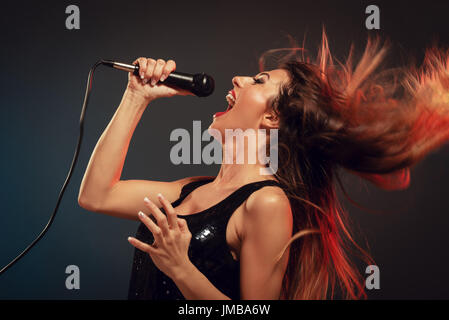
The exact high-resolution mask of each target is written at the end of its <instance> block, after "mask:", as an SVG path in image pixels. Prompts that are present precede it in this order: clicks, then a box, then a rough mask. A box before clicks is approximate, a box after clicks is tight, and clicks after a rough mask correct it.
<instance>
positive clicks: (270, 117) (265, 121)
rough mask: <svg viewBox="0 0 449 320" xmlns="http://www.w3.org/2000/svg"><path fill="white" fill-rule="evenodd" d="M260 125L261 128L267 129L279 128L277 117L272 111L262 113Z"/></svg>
mask: <svg viewBox="0 0 449 320" xmlns="http://www.w3.org/2000/svg"><path fill="white" fill-rule="evenodd" d="M261 126H262V128H267V129H275V128H279V118H278V117H277V116H276V114H275V113H274V112H273V111H269V112H265V113H264V114H263V118H262V123H261Z"/></svg>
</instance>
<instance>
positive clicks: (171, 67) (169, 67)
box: [159, 60, 176, 82]
mask: <svg viewBox="0 0 449 320" xmlns="http://www.w3.org/2000/svg"><path fill="white" fill-rule="evenodd" d="M175 70H176V62H174V61H173V60H168V61H167V63H166V64H165V66H164V69H163V70H162V76H161V78H160V80H159V81H161V82H163V81H164V80H165V79H167V77H168V75H169V74H170V73H172V72H173V71H175Z"/></svg>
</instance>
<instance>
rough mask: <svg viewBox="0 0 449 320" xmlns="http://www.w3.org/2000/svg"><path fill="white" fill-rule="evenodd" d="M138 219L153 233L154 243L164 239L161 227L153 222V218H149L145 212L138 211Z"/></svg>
mask: <svg viewBox="0 0 449 320" xmlns="http://www.w3.org/2000/svg"><path fill="white" fill-rule="evenodd" d="M138 215H139V219H140V221H142V223H143V224H144V225H145V226H146V227H147V228H148V230H150V232H151V233H152V234H153V237H154V239H155V240H156V243H162V241H164V239H163V236H162V231H161V228H159V227H158V225H157V224H155V223H154V222H153V220H151V219H150V217H148V216H147V215H146V214H145V213H143V212H142V211H139V214H138Z"/></svg>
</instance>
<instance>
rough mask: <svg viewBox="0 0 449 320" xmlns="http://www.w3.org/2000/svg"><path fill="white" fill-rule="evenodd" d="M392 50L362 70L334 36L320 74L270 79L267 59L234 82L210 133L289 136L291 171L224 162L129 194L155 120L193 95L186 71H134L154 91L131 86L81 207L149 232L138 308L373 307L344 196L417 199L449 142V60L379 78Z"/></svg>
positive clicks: (286, 158) (302, 68)
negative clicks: (176, 80)
mask: <svg viewBox="0 0 449 320" xmlns="http://www.w3.org/2000/svg"><path fill="white" fill-rule="evenodd" d="M387 49H388V46H387V45H386V44H381V41H380V40H379V39H369V40H368V42H367V45H366V47H365V50H364V53H363V55H362V57H361V58H360V59H359V60H358V61H356V63H353V60H354V58H353V56H352V52H353V51H352V50H351V51H350V54H349V56H348V58H347V59H346V61H345V62H344V63H340V62H338V61H336V60H335V59H334V58H333V57H332V55H331V53H330V50H329V47H328V42H327V38H326V35H325V33H324V32H323V38H322V43H321V46H320V48H319V52H318V55H317V58H316V60H314V61H311V60H310V58H307V59H306V58H304V55H303V57H302V58H298V57H297V55H287V56H286V57H285V59H282V60H281V61H280V62H279V65H278V66H277V68H275V69H271V70H264V63H263V61H264V56H263V57H262V59H261V64H260V66H261V70H260V71H261V72H260V73H258V74H256V75H254V76H251V77H249V76H236V77H234V78H233V79H232V86H233V88H232V90H231V91H230V93H229V94H228V96H227V100H228V102H229V106H228V109H227V110H226V112H224V113H223V112H222V113H218V114H216V115H214V117H213V119H212V122H211V124H210V127H209V129H210V131H211V132H219V133H221V135H215V136H214V137H215V138H217V137H225V130H226V129H234V130H235V129H241V130H243V131H245V130H247V129H254V130H255V131H257V130H258V129H265V130H268V131H269V130H273V129H276V130H278V141H277V146H276V151H277V154H278V168H277V170H276V171H274V172H273V174H269V175H266V174H263V175H262V174H261V169H263V168H266V166H267V165H266V163H262V162H260V161H256V162H255V163H250V162H249V161H247V162H245V163H243V164H240V163H236V162H231V163H228V162H226V163H225V162H223V163H222V164H221V167H220V170H219V172H218V173H217V175H216V176H213V177H202V176H197V177H186V178H182V179H179V180H176V181H142V180H121V172H122V169H123V164H124V160H125V157H126V153H127V151H128V146H129V143H130V140H131V138H132V135H133V132H134V129H135V127H136V125H137V123H138V122H139V120H140V118H141V116H142V114H143V112H144V111H145V110H146V109H147V108H151V107H152V105H153V104H155V103H156V102H155V100H157V99H159V98H162V97H171V96H174V95H187V94H189V92H187V91H183V90H179V89H176V88H174V87H170V86H167V85H164V80H165V79H166V78H167V76H168V75H169V74H170V73H171V72H173V71H174V70H175V69H176V64H175V62H174V61H173V60H168V61H164V60H162V59H157V60H155V59H151V58H138V59H137V60H136V61H134V63H138V64H139V66H140V73H141V74H140V77H137V76H135V75H132V74H129V79H128V85H127V88H126V90H125V92H124V95H123V98H122V100H121V103H120V105H119V107H118V109H117V111H116V112H115V114H114V116H113V118H112V120H111V121H110V123H109V125H108V126H107V128H106V129H105V131H104V132H103V134H102V135H101V137H100V139H99V141H98V143H97V145H96V147H95V149H94V151H93V153H92V156H91V159H90V161H89V164H88V166H87V169H86V172H85V174H84V178H83V181H82V183H81V188H80V192H79V199H78V201H79V204H80V205H81V206H82V207H83V208H85V209H87V210H89V211H93V212H99V213H104V214H109V215H113V216H117V217H121V218H127V219H135V220H138V221H140V222H141V224H140V225H139V228H138V230H137V234H136V235H135V237H130V238H129V239H128V240H129V242H130V244H131V245H133V246H134V247H136V249H135V254H134V260H133V268H132V275H131V281H130V288H129V299H326V298H333V297H335V294H336V292H338V293H339V294H340V295H341V296H342V297H343V298H351V299H357V298H363V297H366V295H365V292H364V286H363V284H364V281H363V279H362V277H361V274H360V273H359V271H358V270H357V267H356V264H355V263H354V259H356V257H360V258H362V259H364V261H366V262H367V263H370V262H371V261H372V260H371V258H370V256H369V253H367V252H366V251H364V250H363V248H361V247H360V246H359V245H358V244H357V243H356V242H355V241H354V240H353V237H352V235H351V231H350V226H349V225H348V222H347V219H346V214H345V211H344V210H343V208H342V206H341V205H340V203H339V200H338V198H337V196H336V192H335V188H336V184H337V183H339V184H340V185H341V186H342V184H341V180H340V179H339V175H338V170H339V169H340V168H341V169H344V170H347V171H348V172H351V173H353V174H357V175H359V176H361V177H363V178H365V179H367V180H369V181H371V182H373V183H375V184H376V185H377V186H378V187H381V188H383V189H387V190H397V189H404V188H406V187H407V186H408V185H409V183H410V175H409V170H410V168H411V167H412V166H413V165H414V164H416V163H417V162H418V161H419V160H421V159H423V157H425V156H426V155H427V154H429V152H432V151H433V150H435V149H436V148H438V147H440V146H441V145H442V144H443V143H445V142H446V141H447V139H448V136H449V115H448V110H449V60H448V55H447V53H446V52H444V53H443V52H442V51H441V50H438V49H429V50H427V51H426V58H425V60H424V63H423V65H422V67H421V68H420V69H415V68H412V67H407V68H406V67H404V68H395V69H389V70H381V71H378V70H379V69H380V67H381V66H382V65H383V62H384V58H385V55H386V53H387ZM292 50H293V52H295V51H298V48H296V49H292ZM302 53H304V51H302ZM149 112H151V111H150V110H149ZM164 121H165V120H164ZM212 129H213V130H212ZM214 130H215V131H214ZM267 137H268V135H267ZM217 139H218V138H217ZM219 142H220V143H223V140H221V139H219ZM266 142H267V143H268V144H269V143H270V141H269V140H267V141H266ZM244 147H245V148H248V147H249V146H248V143H246V144H245V145H244ZM223 149H225V147H224V144H223ZM246 151H247V150H246ZM342 187H343V186H342Z"/></svg>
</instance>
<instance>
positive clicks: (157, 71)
mask: <svg viewBox="0 0 449 320" xmlns="http://www.w3.org/2000/svg"><path fill="white" fill-rule="evenodd" d="M164 66H165V61H164V60H162V59H157V61H156V65H155V66H154V71H153V76H152V77H151V86H154V85H155V84H156V83H158V82H159V79H160V78H161V75H162V70H163V69H164Z"/></svg>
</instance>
